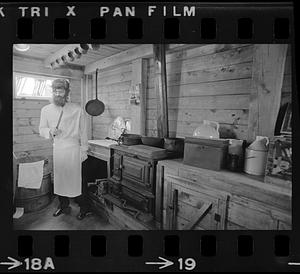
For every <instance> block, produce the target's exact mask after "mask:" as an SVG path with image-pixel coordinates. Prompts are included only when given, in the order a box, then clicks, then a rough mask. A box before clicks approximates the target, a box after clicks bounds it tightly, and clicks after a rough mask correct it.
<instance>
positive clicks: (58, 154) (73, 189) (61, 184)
mask: <svg viewBox="0 0 300 274" xmlns="http://www.w3.org/2000/svg"><path fill="white" fill-rule="evenodd" d="M53 168H54V193H55V194H57V195H61V196H65V197H76V196H79V195H81V156H80V144H79V142H78V140H76V139H63V140H55V141H54V144H53Z"/></svg>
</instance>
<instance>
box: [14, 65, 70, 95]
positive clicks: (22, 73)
mask: <svg viewBox="0 0 300 274" xmlns="http://www.w3.org/2000/svg"><path fill="white" fill-rule="evenodd" d="M17 76H23V77H32V78H38V79H45V80H52V79H53V80H55V79H58V78H59V79H67V80H69V81H70V79H69V78H68V77H63V76H57V75H53V76H52V75H46V74H38V73H30V72H19V71H14V72H13V99H14V100H41V101H49V100H51V98H52V97H40V96H17V90H16V77H17Z"/></svg>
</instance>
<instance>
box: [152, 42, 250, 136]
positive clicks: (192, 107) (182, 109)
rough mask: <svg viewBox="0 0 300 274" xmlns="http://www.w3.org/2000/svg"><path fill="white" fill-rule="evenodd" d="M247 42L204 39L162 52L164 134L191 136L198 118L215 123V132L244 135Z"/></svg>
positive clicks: (153, 134) (154, 126)
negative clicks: (197, 44)
mask: <svg viewBox="0 0 300 274" xmlns="http://www.w3.org/2000/svg"><path fill="white" fill-rule="evenodd" d="M252 58H253V46H252V45H242V44H240V45H234V44H231V45H221V44H220V45H205V46H200V47H198V48H193V49H188V50H183V51H179V52H175V53H171V54H168V55H167V59H166V60H167V84H168V106H169V131H170V136H171V137H172V136H173V137H174V136H175V135H176V136H177V137H178V136H179V137H184V136H192V133H193V130H194V129H195V128H196V127H197V126H198V124H199V122H200V121H201V120H204V119H207V120H214V121H217V122H219V123H220V125H221V127H220V132H221V137H234V136H235V137H237V138H243V139H246V137H247V121H248V107H249V94H250V88H251V73H252ZM149 70H150V76H149V80H148V93H147V94H148V97H147V125H146V128H147V134H148V135H150V136H156V100H157V99H156V94H155V92H154V79H153V77H154V74H153V60H151V61H150V67H149Z"/></svg>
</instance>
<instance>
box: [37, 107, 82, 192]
mask: <svg viewBox="0 0 300 274" xmlns="http://www.w3.org/2000/svg"><path fill="white" fill-rule="evenodd" d="M61 110H62V108H61V107H58V106H55V105H54V104H49V105H47V106H44V107H43V108H42V110H41V118H40V126H39V131H40V135H41V136H42V137H44V138H46V139H49V138H50V133H49V132H50V129H51V128H55V127H56V126H57V122H58V120H59V116H60V113H61ZM59 129H60V130H61V134H59V135H58V136H56V137H55V138H54V143H53V169H54V170H53V171H54V193H55V194H58V195H61V196H65V197H76V196H79V195H81V154H82V155H85V154H86V151H87V149H88V141H87V129H86V118H85V114H84V110H83V109H81V107H80V106H79V105H76V104H74V103H67V104H66V105H65V106H64V107H63V115H62V118H61V123H60V124H59Z"/></svg>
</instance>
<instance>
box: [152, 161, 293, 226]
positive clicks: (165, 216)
mask: <svg viewBox="0 0 300 274" xmlns="http://www.w3.org/2000/svg"><path fill="white" fill-rule="evenodd" d="M291 198H292V193H291V189H290V188H289V187H288V186H287V187H280V186H277V185H272V184H268V183H264V180H263V177H257V176H250V175H247V174H245V173H235V172H230V171H227V170H221V171H213V170H208V169H202V168H197V167H192V166H188V165H184V164H183V163H182V159H175V160H163V161H160V162H159V163H158V168H157V184H156V205H157V207H156V220H157V221H158V222H159V223H160V224H161V228H163V229H185V228H186V227H188V228H189V227H190V226H189V223H191V221H192V222H193V221H194V222H195V224H194V226H193V227H194V228H195V229H212V230H216V229H257V230H258V229H261V230H268V229H272V230H276V229H279V230H284V229H291ZM205 206H206V208H205ZM201 208H202V210H204V209H207V210H206V211H205V214H204V215H203V216H202V219H200V221H199V222H197V221H195V220H193V219H195V216H197V214H199V212H200V211H201Z"/></svg>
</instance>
